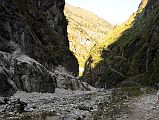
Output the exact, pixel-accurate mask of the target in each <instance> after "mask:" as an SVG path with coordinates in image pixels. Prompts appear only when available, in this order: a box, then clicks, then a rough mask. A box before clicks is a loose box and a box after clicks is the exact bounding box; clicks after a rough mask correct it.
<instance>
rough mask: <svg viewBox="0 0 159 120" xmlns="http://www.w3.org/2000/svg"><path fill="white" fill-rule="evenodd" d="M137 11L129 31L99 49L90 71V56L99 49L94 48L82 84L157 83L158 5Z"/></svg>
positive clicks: (158, 74)
mask: <svg viewBox="0 0 159 120" xmlns="http://www.w3.org/2000/svg"><path fill="white" fill-rule="evenodd" d="M140 6H141V5H140ZM139 11H141V10H140V7H139V9H138V12H137V15H136V16H135V19H134V21H133V22H132V26H131V27H130V28H129V29H125V30H124V32H121V36H120V37H119V38H118V39H117V40H116V41H115V42H114V43H113V44H111V45H109V46H108V47H107V48H106V49H104V48H101V49H102V52H101V54H100V55H101V58H102V60H100V61H99V62H98V63H97V64H95V66H94V67H93V68H92V67H91V66H92V63H93V62H94V59H93V58H92V56H93V55H92V54H93V53H94V52H95V51H96V50H98V49H99V47H98V46H100V45H97V46H95V47H94V49H93V51H92V54H91V55H90V57H89V58H88V60H87V62H86V64H85V71H84V73H83V76H82V79H83V80H85V81H86V82H88V83H89V84H91V85H93V86H95V87H102V88H110V87H115V86H118V85H119V84H120V83H121V82H125V81H131V82H134V83H138V84H142V85H146V86H147V85H155V84H156V83H157V81H159V80H158V78H159V3H158V1H157V0H154V1H149V2H148V3H147V5H146V7H145V8H144V9H143V10H142V12H139ZM128 21H129V20H128ZM128 21H127V22H126V23H124V25H125V26H127V25H128V24H127V23H128ZM118 27H120V26H118Z"/></svg>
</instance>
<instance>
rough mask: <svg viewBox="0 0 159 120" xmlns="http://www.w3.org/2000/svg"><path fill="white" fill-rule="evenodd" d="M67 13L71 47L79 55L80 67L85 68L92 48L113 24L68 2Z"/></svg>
mask: <svg viewBox="0 0 159 120" xmlns="http://www.w3.org/2000/svg"><path fill="white" fill-rule="evenodd" d="M65 15H66V18H67V20H68V38H69V41H70V49H71V51H73V52H74V54H75V56H76V57H77V59H78V61H79V65H80V67H82V68H84V64H85V62H86V60H87V58H88V57H89V52H90V50H91V48H92V47H93V46H94V45H95V44H96V43H97V41H100V40H102V38H104V37H105V36H106V34H107V33H108V31H110V30H111V29H112V25H111V24H109V23H108V22H107V21H105V20H103V19H101V18H99V17H98V16H96V15H94V14H93V13H91V12H89V11H87V10H84V9H82V8H78V7H73V6H70V5H68V4H66V6H65Z"/></svg>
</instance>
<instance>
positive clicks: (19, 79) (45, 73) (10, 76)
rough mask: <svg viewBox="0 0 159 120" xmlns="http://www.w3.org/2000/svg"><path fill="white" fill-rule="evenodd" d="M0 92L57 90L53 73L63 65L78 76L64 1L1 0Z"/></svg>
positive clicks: (5, 93) (8, 93) (6, 94)
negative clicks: (57, 67)
mask: <svg viewBox="0 0 159 120" xmlns="http://www.w3.org/2000/svg"><path fill="white" fill-rule="evenodd" d="M0 3H1V4H0V30H1V32H0V83H1V84H0V95H1V96H10V95H11V94H13V93H14V92H15V91H17V90H25V91H27V92H33V91H37V92H38V91H39V92H54V90H55V86H56V79H55V76H54V75H53V74H50V72H53V71H54V68H55V66H58V65H62V66H63V67H65V68H66V70H68V71H69V72H71V73H72V74H73V75H75V76H76V75H78V62H77V59H76V58H75V56H74V55H73V54H72V52H71V51H70V50H69V42H68V39H67V20H66V18H65V16H64V13H63V9H64V5H65V1H64V0H25V1H21V0H0Z"/></svg>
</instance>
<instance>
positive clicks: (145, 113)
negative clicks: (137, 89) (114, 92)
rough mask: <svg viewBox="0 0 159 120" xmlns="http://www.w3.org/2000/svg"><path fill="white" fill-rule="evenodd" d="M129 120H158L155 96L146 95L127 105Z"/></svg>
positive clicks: (158, 112) (157, 104) (158, 104)
mask: <svg viewBox="0 0 159 120" xmlns="http://www.w3.org/2000/svg"><path fill="white" fill-rule="evenodd" d="M129 111H130V113H131V117H130V119H131V120H159V103H157V96H156V95H148V96H144V97H140V98H138V99H136V100H134V101H133V102H132V103H131V104H130V105H129Z"/></svg>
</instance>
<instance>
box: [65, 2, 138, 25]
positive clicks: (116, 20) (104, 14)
mask: <svg viewBox="0 0 159 120" xmlns="http://www.w3.org/2000/svg"><path fill="white" fill-rule="evenodd" d="M65 1H66V3H68V4H70V5H73V6H77V7H81V8H84V9H87V10H89V11H92V12H93V13H95V14H96V15H98V16H99V17H101V18H103V19H105V20H107V21H108V22H110V23H112V24H114V25H115V24H121V23H123V22H125V21H126V20H127V19H128V18H129V16H130V15H131V14H132V13H133V12H135V11H136V10H137V8H138V6H139V4H140V2H141V0H65Z"/></svg>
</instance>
